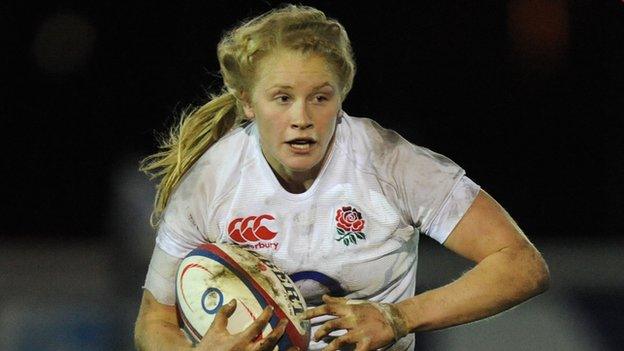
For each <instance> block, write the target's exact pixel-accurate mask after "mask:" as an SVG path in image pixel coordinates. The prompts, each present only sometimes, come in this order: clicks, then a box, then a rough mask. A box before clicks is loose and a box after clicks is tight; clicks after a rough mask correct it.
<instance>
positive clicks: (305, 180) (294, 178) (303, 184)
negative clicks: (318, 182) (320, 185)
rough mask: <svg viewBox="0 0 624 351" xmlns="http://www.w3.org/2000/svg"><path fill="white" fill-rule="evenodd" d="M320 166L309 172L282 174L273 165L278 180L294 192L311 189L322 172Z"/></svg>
mask: <svg viewBox="0 0 624 351" xmlns="http://www.w3.org/2000/svg"><path fill="white" fill-rule="evenodd" d="M320 168H321V167H320V166H319V165H317V166H316V167H314V168H313V169H311V170H310V171H308V172H302V173H293V174H286V175H282V174H280V173H278V172H277V171H276V170H274V169H273V168H272V167H271V169H272V170H273V173H274V174H275V177H277V180H278V181H279V182H280V184H281V185H282V186H283V187H284V189H286V191H288V192H290V193H294V194H301V193H304V192H306V190H308V189H310V187H311V186H312V184H314V180H315V179H316V177H317V176H318V174H319V172H320Z"/></svg>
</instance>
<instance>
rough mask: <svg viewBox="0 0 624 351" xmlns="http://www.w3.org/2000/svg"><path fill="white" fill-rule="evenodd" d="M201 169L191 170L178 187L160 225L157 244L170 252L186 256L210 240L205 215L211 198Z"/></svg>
mask: <svg viewBox="0 0 624 351" xmlns="http://www.w3.org/2000/svg"><path fill="white" fill-rule="evenodd" d="M199 180H200V177H199V176H198V175H197V172H193V173H190V174H188V176H187V177H184V178H183V179H182V181H181V182H180V185H179V186H178V188H177V189H176V190H175V191H174V193H173V194H172V196H171V198H170V199H169V202H168V203H167V207H166V208H165V211H164V213H163V216H162V219H161V222H160V224H159V226H158V231H157V235H156V244H157V245H158V246H159V247H160V248H161V249H162V250H163V251H165V252H166V253H167V254H169V255H172V256H175V257H179V258H182V257H184V256H186V254H187V253H189V252H190V251H191V250H193V249H194V248H196V247H197V246H199V245H201V244H204V243H206V242H208V241H210V240H209V238H207V237H206V235H205V233H206V229H205V223H207V219H206V218H205V216H206V215H207V213H208V211H207V210H206V208H207V206H208V203H207V202H208V201H209V197H210V196H209V194H207V189H206V187H205V186H204V185H203V184H202V182H201V181H199Z"/></svg>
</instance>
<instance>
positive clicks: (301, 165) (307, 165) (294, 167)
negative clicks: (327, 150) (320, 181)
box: [282, 160, 319, 172]
mask: <svg viewBox="0 0 624 351" xmlns="http://www.w3.org/2000/svg"><path fill="white" fill-rule="evenodd" d="M314 161H316V162H314ZM314 161H313V160H295V161H291V162H283V163H282V164H283V165H284V166H285V167H286V168H288V169H289V170H291V171H292V172H308V171H310V170H311V169H312V168H314V167H316V166H317V165H318V163H319V161H318V160H314Z"/></svg>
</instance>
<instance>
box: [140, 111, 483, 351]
mask: <svg viewBox="0 0 624 351" xmlns="http://www.w3.org/2000/svg"><path fill="white" fill-rule="evenodd" d="M335 133H336V134H335V139H334V142H333V145H332V146H331V147H330V149H329V151H328V152H329V154H328V156H327V158H326V160H325V164H324V165H323V167H322V169H321V171H320V173H319V175H318V177H317V178H316V180H315V181H314V183H313V184H312V186H311V187H310V188H309V189H308V190H307V191H306V192H304V193H301V194H293V193H289V192H287V191H286V190H284V188H283V187H282V186H281V185H280V183H279V181H278V179H277V178H276V176H275V175H274V173H273V171H272V170H271V168H270V166H269V164H268V163H267V161H266V160H265V158H264V156H263V155H262V151H261V149H260V144H259V138H258V131H257V127H256V124H255V123H253V122H252V123H250V124H248V125H246V126H245V127H240V128H237V129H235V130H233V131H231V132H230V133H228V134H227V135H226V136H224V137H223V138H222V139H221V140H219V141H218V142H217V143H215V144H214V145H213V146H212V147H211V148H210V149H209V150H208V151H207V152H206V153H205V154H204V155H202V157H201V158H200V159H199V160H198V161H197V162H196V164H195V165H193V167H192V168H191V169H190V170H189V171H188V172H187V174H186V175H185V176H184V178H183V179H182V180H181V182H180V184H179V186H178V188H177V189H176V191H175V192H174V193H173V194H172V197H171V198H170V201H169V203H168V205H167V208H166V210H165V212H164V215H163V220H162V223H161V225H160V227H159V230H158V234H157V238H156V243H157V245H158V246H159V247H160V248H161V249H162V250H163V251H165V252H166V253H168V254H169V255H172V256H175V257H178V258H182V257H184V256H185V255H186V254H187V253H188V252H189V251H191V250H192V249H194V248H195V247H197V246H198V245H200V244H202V243H205V242H235V243H239V244H243V245H248V246H249V247H250V248H252V249H253V250H255V251H258V252H259V253H261V254H263V255H265V256H267V257H269V258H270V259H272V260H273V261H274V262H275V263H276V264H277V265H278V266H279V267H281V268H282V269H283V270H284V271H285V272H286V273H288V274H289V275H290V276H291V278H292V279H293V280H294V281H295V283H296V284H297V285H298V286H299V288H300V289H301V292H302V293H303V295H304V297H305V299H306V301H307V303H308V305H311V306H314V305H318V304H320V302H321V301H320V297H321V296H322V295H323V294H324V293H328V294H330V295H334V296H347V297H348V298H352V299H366V300H372V301H380V302H390V303H394V302H398V301H400V300H403V299H406V298H408V297H410V296H413V294H414V290H415V284H416V263H417V257H418V236H419V234H420V233H423V234H426V235H429V236H431V237H432V238H434V239H435V240H437V241H438V242H440V243H442V242H444V240H445V239H446V238H447V236H448V235H449V234H450V232H451V231H452V229H453V228H454V227H455V225H456V224H457V222H458V221H459V220H460V219H461V217H462V216H463V214H464V213H465V212H466V210H467V209H468V207H469V206H470V204H471V203H472V201H473V200H474V198H475V197H476V195H477V193H478V191H479V187H478V186H477V185H476V184H475V183H473V182H472V181H471V180H470V179H468V178H467V177H466V176H465V172H464V170H463V169H462V168H460V167H459V166H458V165H456V164H455V163H454V162H453V161H451V160H450V159H448V158H446V157H444V156H442V155H440V154H437V153H435V152H432V151H430V150H428V149H426V148H423V147H420V146H416V145H414V144H412V143H410V142H408V141H406V140H405V139H404V138H402V137H401V136H400V135H398V134H397V133H396V132H394V131H392V130H389V129H384V128H382V127H381V126H379V125H378V124H377V123H375V122H374V121H372V120H370V119H367V118H357V117H350V116H346V115H345V116H344V117H343V118H342V119H341V121H340V123H339V124H338V125H337V127H336V132H335ZM148 276H149V273H148ZM146 285H147V284H146ZM173 295H174V291H173V289H172V291H171V296H173ZM324 320H327V318H325V319H322V318H318V319H317V320H313V321H312V322H313V331H312V333H314V331H315V329H316V327H318V325H320V323H322V321H324ZM332 335H340V333H339V332H338V333H332ZM413 343H414V338H413V334H410V335H409V336H407V337H405V338H403V339H402V340H400V341H399V342H398V343H397V344H395V345H394V346H393V347H392V348H391V349H392V350H405V349H408V348H413ZM325 345H326V343H324V342H318V343H314V342H313V343H312V344H311V345H310V349H311V350H316V349H320V348H322V347H324V346H325Z"/></svg>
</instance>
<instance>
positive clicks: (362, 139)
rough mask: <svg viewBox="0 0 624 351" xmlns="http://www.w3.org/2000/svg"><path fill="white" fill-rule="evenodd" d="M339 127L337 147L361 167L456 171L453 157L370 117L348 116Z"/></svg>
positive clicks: (389, 169)
mask: <svg viewBox="0 0 624 351" xmlns="http://www.w3.org/2000/svg"><path fill="white" fill-rule="evenodd" d="M339 128H341V137H340V142H339V143H338V144H339V146H338V147H339V148H340V149H342V151H343V152H345V153H346V155H347V157H348V158H349V159H351V160H352V162H353V163H355V164H356V165H357V166H358V168H362V169H367V170H371V171H375V172H376V173H381V174H383V173H387V172H388V171H391V170H396V171H401V169H402V168H404V167H409V168H410V170H411V171H412V172H413V171H415V170H418V169H423V170H424V169H430V168H450V169H448V171H450V172H453V173H454V172H456V171H457V168H458V166H457V164H455V162H453V161H452V160H451V159H450V158H448V157H446V156H444V155H442V154H439V153H437V152H434V151H432V150H430V149H428V148H427V147H424V146H420V145H417V144H414V143H412V142H410V141H408V140H407V139H405V138H404V137H403V136H401V135H400V134H399V133H397V132H396V131H394V130H392V129H388V128H385V127H383V126H381V125H380V124H379V123H377V122H376V121H374V120H372V119H370V118H365V117H353V116H345V117H343V119H342V122H341V124H340V126H339Z"/></svg>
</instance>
